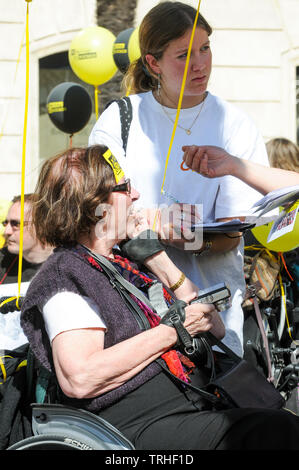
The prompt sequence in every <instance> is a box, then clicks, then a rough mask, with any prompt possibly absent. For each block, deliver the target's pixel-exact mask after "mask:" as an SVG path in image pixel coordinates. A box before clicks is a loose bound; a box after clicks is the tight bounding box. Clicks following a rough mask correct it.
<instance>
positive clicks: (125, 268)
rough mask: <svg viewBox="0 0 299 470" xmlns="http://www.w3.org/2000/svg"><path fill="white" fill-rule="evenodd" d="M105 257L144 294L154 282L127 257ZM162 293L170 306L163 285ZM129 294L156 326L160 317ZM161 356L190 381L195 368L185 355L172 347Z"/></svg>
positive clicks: (150, 322)
mask: <svg viewBox="0 0 299 470" xmlns="http://www.w3.org/2000/svg"><path fill="white" fill-rule="evenodd" d="M76 251H77V252H79V254H80V255H82V256H84V258H85V259H86V260H87V261H88V262H89V263H90V264H91V265H92V266H93V267H95V268H96V269H98V270H100V271H101V272H103V269H102V268H101V266H100V265H99V264H98V263H97V261H96V260H95V259H94V258H93V257H92V256H91V255H89V254H88V253H87V252H86V251H84V252H83V250H81V249H80V248H79V249H78V248H77V249H76ZM107 259H108V260H109V261H110V262H112V263H113V264H114V266H115V268H116V269H117V270H118V271H119V273H120V274H121V275H122V276H123V277H124V279H126V280H127V281H129V282H131V283H132V284H134V285H135V287H137V288H138V289H140V290H142V291H144V293H145V294H146V293H147V289H148V288H149V287H150V286H151V285H152V283H153V282H154V280H153V279H151V278H150V277H149V276H147V275H146V274H145V273H143V272H141V271H139V270H137V269H136V268H134V267H133V266H132V264H131V263H130V261H129V260H128V259H126V258H123V257H122V256H120V255H114V259H111V258H107ZM163 294H164V299H165V301H166V303H167V305H168V306H170V305H171V304H172V303H173V302H174V298H173V297H172V296H171V294H170V293H169V292H168V291H167V290H166V289H165V288H164V287H163ZM130 296H131V297H132V299H133V300H134V301H135V302H136V303H137V305H138V306H139V308H140V309H141V310H142V311H143V313H144V314H145V316H146V318H147V319H148V321H149V324H150V326H151V328H155V327H156V326H158V325H159V323H160V320H161V319H160V317H159V316H158V315H157V314H156V313H155V312H153V310H151V309H150V308H149V307H148V306H147V305H146V304H145V303H143V302H141V300H139V299H137V297H135V296H134V295H133V294H131V293H130ZM161 358H162V359H163V360H164V361H165V363H166V365H167V367H168V369H169V370H170V372H171V373H172V374H174V375H175V376H176V377H178V378H179V379H181V380H183V381H184V382H186V383H188V382H190V378H189V374H191V372H192V370H193V369H194V368H195V365H194V364H193V362H191V361H190V360H189V359H188V358H187V357H185V356H184V355H183V354H181V353H180V352H178V351H175V350H173V349H172V350H170V351H167V352H166V353H164V354H162V355H161Z"/></svg>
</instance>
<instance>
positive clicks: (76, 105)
mask: <svg viewBox="0 0 299 470" xmlns="http://www.w3.org/2000/svg"><path fill="white" fill-rule="evenodd" d="M47 110H48V114H49V117H50V119H51V121H52V122H53V124H54V125H55V126H56V127H57V128H58V129H59V130H60V131H62V132H65V133H66V134H70V135H72V134H75V133H76V132H79V131H81V130H82V129H83V127H85V126H86V124H87V123H88V121H89V119H90V116H91V112H92V102H91V98H90V96H89V94H88V92H87V91H86V90H85V88H84V87H83V86H82V85H79V84H77V83H73V82H64V83H60V84H59V85H57V86H56V87H55V88H53V90H52V91H51V92H50V94H49V96H48V99H47Z"/></svg>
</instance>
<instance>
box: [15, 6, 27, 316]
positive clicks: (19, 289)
mask: <svg viewBox="0 0 299 470" xmlns="http://www.w3.org/2000/svg"><path fill="white" fill-rule="evenodd" d="M26 2H27V11H26V87H25V115H24V132H23V152H22V179H21V221H20V222H21V223H20V251H19V266H18V298H17V301H16V305H17V308H20V307H19V297H20V292H21V280H22V259H23V233H24V192H25V191H24V188H25V163H26V136H27V121H28V95H29V2H28V0H26Z"/></svg>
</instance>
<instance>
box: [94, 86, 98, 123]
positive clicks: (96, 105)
mask: <svg viewBox="0 0 299 470" xmlns="http://www.w3.org/2000/svg"><path fill="white" fill-rule="evenodd" d="M94 107H95V112H96V118H97V119H98V117H99V89H98V87H97V85H95V87H94Z"/></svg>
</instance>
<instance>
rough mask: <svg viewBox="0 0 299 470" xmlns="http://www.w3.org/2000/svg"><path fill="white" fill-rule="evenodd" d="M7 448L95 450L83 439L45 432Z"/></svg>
mask: <svg viewBox="0 0 299 470" xmlns="http://www.w3.org/2000/svg"><path fill="white" fill-rule="evenodd" d="M6 450H93V448H92V447H90V445H88V444H86V443H85V442H83V441H79V440H76V439H71V438H69V437H65V436H57V435H56V436H55V435H51V434H44V435H40V436H32V437H28V438H26V439H23V440H22V441H19V442H17V443H16V444H13V445H12V446H10V447H8V448H7V449H6Z"/></svg>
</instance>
